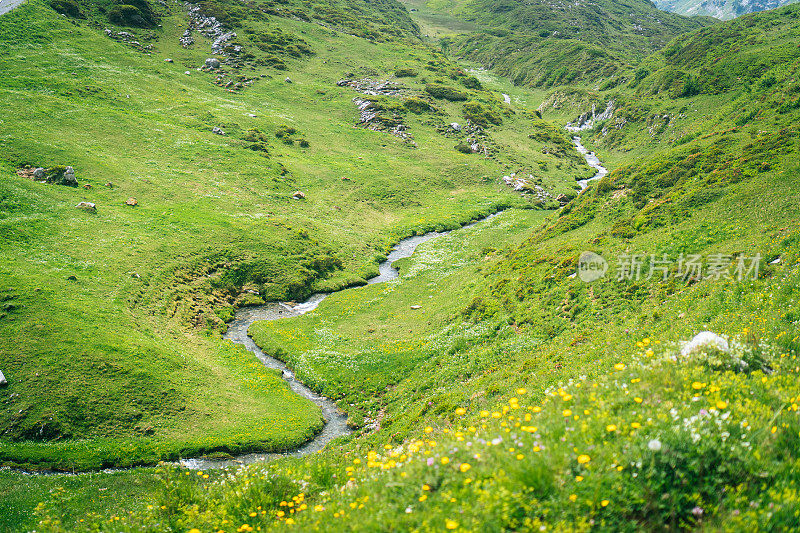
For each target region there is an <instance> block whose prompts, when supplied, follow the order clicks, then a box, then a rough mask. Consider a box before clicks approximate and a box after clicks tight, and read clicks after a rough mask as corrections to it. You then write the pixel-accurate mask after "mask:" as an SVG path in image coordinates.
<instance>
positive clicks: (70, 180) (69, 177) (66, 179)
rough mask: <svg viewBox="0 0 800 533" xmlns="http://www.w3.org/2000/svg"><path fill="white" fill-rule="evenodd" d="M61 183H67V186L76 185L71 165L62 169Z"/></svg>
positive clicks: (76, 181)
mask: <svg viewBox="0 0 800 533" xmlns="http://www.w3.org/2000/svg"><path fill="white" fill-rule="evenodd" d="M61 185H67V186H68V187H77V186H78V180H77V178H75V169H74V168H72V167H67V168H66V169H65V170H64V175H63V176H61Z"/></svg>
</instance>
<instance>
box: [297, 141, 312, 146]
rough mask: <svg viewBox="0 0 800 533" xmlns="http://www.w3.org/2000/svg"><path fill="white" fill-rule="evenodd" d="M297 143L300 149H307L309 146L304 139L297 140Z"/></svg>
mask: <svg viewBox="0 0 800 533" xmlns="http://www.w3.org/2000/svg"><path fill="white" fill-rule="evenodd" d="M297 142H298V143H299V144H300V147H301V148H308V147H309V146H311V143H309V142H308V141H307V140H306V139H298V140H297Z"/></svg>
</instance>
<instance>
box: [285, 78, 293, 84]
mask: <svg viewBox="0 0 800 533" xmlns="http://www.w3.org/2000/svg"><path fill="white" fill-rule="evenodd" d="M283 81H285V82H286V83H292V79H291V78H286V79H285V80H283Z"/></svg>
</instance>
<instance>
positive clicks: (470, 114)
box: [462, 102, 503, 128]
mask: <svg viewBox="0 0 800 533" xmlns="http://www.w3.org/2000/svg"><path fill="white" fill-rule="evenodd" d="M462 113H463V115H464V118H466V119H468V120H471V121H472V122H473V124H478V125H479V126H483V127H484V128H485V127H487V126H489V124H495V125H498V126H499V125H500V124H502V123H503V119H502V117H500V114H499V113H497V112H495V111H493V110H492V109H489V108H488V107H486V106H485V105H483V104H482V103H480V102H467V103H466V104H464V109H463V111H462Z"/></svg>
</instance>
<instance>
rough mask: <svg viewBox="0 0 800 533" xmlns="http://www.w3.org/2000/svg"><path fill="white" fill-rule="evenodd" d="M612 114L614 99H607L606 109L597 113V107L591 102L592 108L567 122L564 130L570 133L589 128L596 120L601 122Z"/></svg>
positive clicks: (592, 126)
mask: <svg viewBox="0 0 800 533" xmlns="http://www.w3.org/2000/svg"><path fill="white" fill-rule="evenodd" d="M613 116H614V100H609V101H608V103H607V104H606V109H605V111H603V112H602V113H600V114H599V115H598V114H597V107H596V105H595V104H592V110H591V111H587V112H586V113H583V114H582V115H581V116H579V117H578V118H577V119H575V120H573V121H572V122H567V125H566V126H565V128H566V130H567V131H569V132H572V133H577V132H579V131H584V130H590V129H592V128H594V126H595V124H597V123H598V122H603V121H605V120H608V119H610V118H611V117H613Z"/></svg>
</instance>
